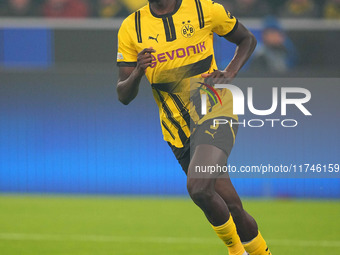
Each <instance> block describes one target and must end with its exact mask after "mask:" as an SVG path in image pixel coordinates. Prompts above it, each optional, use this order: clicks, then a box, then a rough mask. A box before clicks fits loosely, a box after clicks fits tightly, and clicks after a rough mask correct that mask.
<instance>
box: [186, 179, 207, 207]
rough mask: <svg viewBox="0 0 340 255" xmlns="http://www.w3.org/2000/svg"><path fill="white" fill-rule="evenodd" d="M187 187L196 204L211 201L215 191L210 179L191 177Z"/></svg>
mask: <svg viewBox="0 0 340 255" xmlns="http://www.w3.org/2000/svg"><path fill="white" fill-rule="evenodd" d="M187 189H188V192H189V195H190V197H191V199H192V200H193V201H194V202H195V203H196V204H204V203H206V202H209V201H211V198H212V196H213V192H214V190H213V188H211V185H209V180H197V179H191V180H190V179H189V180H188V183H187Z"/></svg>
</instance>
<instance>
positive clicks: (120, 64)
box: [117, 62, 137, 67]
mask: <svg viewBox="0 0 340 255" xmlns="http://www.w3.org/2000/svg"><path fill="white" fill-rule="evenodd" d="M117 66H119V67H136V66H137V62H117Z"/></svg>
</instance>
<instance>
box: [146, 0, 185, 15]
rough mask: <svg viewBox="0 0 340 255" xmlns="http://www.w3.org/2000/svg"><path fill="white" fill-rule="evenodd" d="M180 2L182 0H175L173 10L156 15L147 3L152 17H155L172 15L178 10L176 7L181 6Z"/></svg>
mask: <svg viewBox="0 0 340 255" xmlns="http://www.w3.org/2000/svg"><path fill="white" fill-rule="evenodd" d="M181 4H182V0H177V2H176V6H175V10H174V11H173V12H170V13H167V14H162V15H157V14H156V13H154V12H153V10H152V9H151V6H150V4H149V9H150V12H151V14H152V15H153V16H154V17H156V18H164V17H169V16H172V15H174V14H175V13H176V12H177V11H178V9H179V8H180V7H181Z"/></svg>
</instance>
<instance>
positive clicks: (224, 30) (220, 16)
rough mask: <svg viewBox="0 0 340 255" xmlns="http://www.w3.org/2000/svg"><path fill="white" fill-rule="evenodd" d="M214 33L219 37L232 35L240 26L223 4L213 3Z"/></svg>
mask: <svg viewBox="0 0 340 255" xmlns="http://www.w3.org/2000/svg"><path fill="white" fill-rule="evenodd" d="M211 16H212V31H213V32H214V33H216V34H218V35H219V36H227V35H230V34H232V33H233V32H234V31H235V30H236V29H237V25H238V21H237V19H236V18H235V17H234V16H232V15H231V14H230V12H229V11H226V10H225V9H224V7H223V6H222V5H221V4H218V3H216V2H212V7H211Z"/></svg>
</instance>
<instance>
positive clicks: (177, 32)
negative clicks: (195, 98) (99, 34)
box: [117, 0, 238, 148]
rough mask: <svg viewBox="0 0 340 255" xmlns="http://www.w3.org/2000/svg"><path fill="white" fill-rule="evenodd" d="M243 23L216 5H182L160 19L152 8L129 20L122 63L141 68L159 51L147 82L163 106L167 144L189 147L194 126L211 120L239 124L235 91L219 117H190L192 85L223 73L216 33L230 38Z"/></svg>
mask: <svg viewBox="0 0 340 255" xmlns="http://www.w3.org/2000/svg"><path fill="white" fill-rule="evenodd" d="M237 24H238V23H237V19H236V18H234V17H233V16H231V14H230V13H229V12H227V11H226V10H225V9H224V7H223V6H222V5H220V4H218V3H215V2H213V1H211V0H178V1H177V4H176V8H175V10H174V12H172V13H170V14H166V15H157V14H155V13H154V12H153V11H152V10H151V9H150V5H149V4H148V5H146V6H144V7H143V8H141V9H140V10H138V11H136V12H135V13H133V14H131V15H130V16H129V17H127V18H126V19H125V20H124V21H123V23H122V25H121V28H120V30H119V33H118V53H117V64H118V66H136V64H137V55H138V53H139V52H140V51H142V50H143V49H144V48H149V47H152V48H154V49H155V50H156V52H155V53H153V54H152V65H151V67H148V68H147V69H146V77H147V79H148V80H149V82H150V84H151V86H152V91H153V95H154V98H155V100H156V103H157V105H158V107H159V114H160V122H161V126H162V132H163V136H164V140H166V141H168V142H170V143H171V144H172V145H174V146H176V147H179V148H180V147H183V144H184V143H185V142H186V141H187V139H188V138H189V137H190V134H191V132H192V130H191V131H190V122H191V123H196V124H200V123H202V122H203V121H205V120H206V119H207V118H208V117H207V116H209V118H212V117H218V116H228V117H232V118H235V119H237V116H235V115H233V111H232V95H231V92H230V91H223V92H222V93H221V98H222V101H223V103H224V104H223V105H224V107H217V106H216V107H215V110H214V111H213V115H211V114H210V115H206V116H205V117H203V118H202V116H200V117H199V114H197V113H193V112H190V111H191V110H190V108H191V109H192V106H191V105H190V88H191V87H190V80H193V79H192V78H199V77H200V76H201V74H203V73H208V72H213V70H214V69H217V66H216V62H215V57H214V48H213V34H214V33H216V34H218V35H220V36H226V35H230V34H231V33H233V31H235V30H236V29H237ZM196 80H197V79H196ZM197 111H198V109H197ZM195 116H196V117H195Z"/></svg>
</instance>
